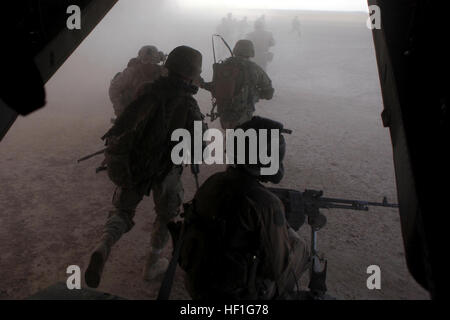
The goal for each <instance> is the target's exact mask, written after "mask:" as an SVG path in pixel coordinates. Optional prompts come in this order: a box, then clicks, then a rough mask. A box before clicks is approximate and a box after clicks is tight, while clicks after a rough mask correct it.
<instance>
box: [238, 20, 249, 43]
mask: <svg viewBox="0 0 450 320" xmlns="http://www.w3.org/2000/svg"><path fill="white" fill-rule="evenodd" d="M249 27H250V25H249V23H248V20H247V17H243V18H242V19H241V20H239V22H238V25H237V29H238V34H239V38H238V39H242V38H244V37H245V35H246V34H247V30H248V28H249Z"/></svg>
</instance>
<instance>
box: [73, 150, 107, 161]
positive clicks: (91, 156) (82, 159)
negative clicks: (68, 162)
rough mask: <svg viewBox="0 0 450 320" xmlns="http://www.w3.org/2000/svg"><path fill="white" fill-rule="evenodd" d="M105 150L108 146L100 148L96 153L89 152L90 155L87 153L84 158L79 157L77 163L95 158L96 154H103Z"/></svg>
mask: <svg viewBox="0 0 450 320" xmlns="http://www.w3.org/2000/svg"><path fill="white" fill-rule="evenodd" d="M105 150H106V148H104V149H102V150H99V151H96V152H94V153H91V154H89V155H87V156H84V157H83V158H80V159H78V160H77V163H80V162H82V161H85V160H87V159H90V158H93V157H95V156H97V155H99V154H102V153H104V152H105Z"/></svg>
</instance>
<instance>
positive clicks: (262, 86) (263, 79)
mask: <svg viewBox="0 0 450 320" xmlns="http://www.w3.org/2000/svg"><path fill="white" fill-rule="evenodd" d="M256 86H257V88H258V93H259V98H260V99H266V100H270V99H272V97H273V94H274V92H275V89H274V88H273V86H272V80H270V78H269V76H268V75H267V73H266V72H265V71H264V70H263V69H261V68H258V81H257V83H256Z"/></svg>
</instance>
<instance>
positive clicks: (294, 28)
mask: <svg viewBox="0 0 450 320" xmlns="http://www.w3.org/2000/svg"><path fill="white" fill-rule="evenodd" d="M292 32H294V33H296V34H297V35H298V37H299V38H300V36H301V24H300V20H299V19H298V16H295V17H294V20H292V29H291V33H292Z"/></svg>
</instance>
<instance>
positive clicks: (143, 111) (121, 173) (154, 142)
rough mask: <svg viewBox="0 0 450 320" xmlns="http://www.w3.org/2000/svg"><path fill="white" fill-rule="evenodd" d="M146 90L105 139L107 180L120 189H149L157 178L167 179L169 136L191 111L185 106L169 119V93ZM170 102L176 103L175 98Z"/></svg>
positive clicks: (161, 89) (150, 87)
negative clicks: (162, 176)
mask: <svg viewBox="0 0 450 320" xmlns="http://www.w3.org/2000/svg"><path fill="white" fill-rule="evenodd" d="M144 89H145V90H143V91H145V94H143V95H142V96H140V97H138V98H137V99H136V100H135V101H134V102H132V103H131V104H130V105H129V106H128V107H127V108H126V109H125V111H124V112H123V114H122V115H121V116H120V117H119V118H118V119H117V121H116V123H115V124H114V126H113V127H112V128H111V129H110V130H109V131H108V132H107V133H106V134H105V135H104V136H103V137H102V139H103V140H105V142H106V146H107V147H106V150H105V164H106V167H107V172H108V176H109V178H110V179H111V181H112V182H114V184H116V185H117V186H119V187H125V188H130V187H139V188H140V187H145V188H146V189H148V188H149V187H151V182H152V180H153V179H154V178H155V177H157V176H159V175H164V173H165V172H167V171H168V170H169V169H170V168H169V166H170V164H171V162H170V152H169V148H170V145H169V142H170V139H169V138H168V135H169V132H171V128H173V127H179V126H181V125H182V124H183V121H184V122H185V121H186V116H187V109H188V108H184V104H182V103H179V104H177V108H175V109H174V110H172V112H173V113H176V114H178V116H175V117H174V116H171V115H167V106H166V102H167V97H168V96H169V95H170V93H169V92H166V91H165V90H164V89H165V88H164V86H163V87H160V83H155V84H154V85H151V84H149V85H148V86H147V88H144ZM171 98H172V99H177V97H176V96H175V97H171ZM168 119H170V120H171V121H170V122H169V123H167V120H168ZM142 183H144V184H145V186H143V185H142ZM149 183H150V185H149ZM144 191H145V192H148V190H144Z"/></svg>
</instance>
